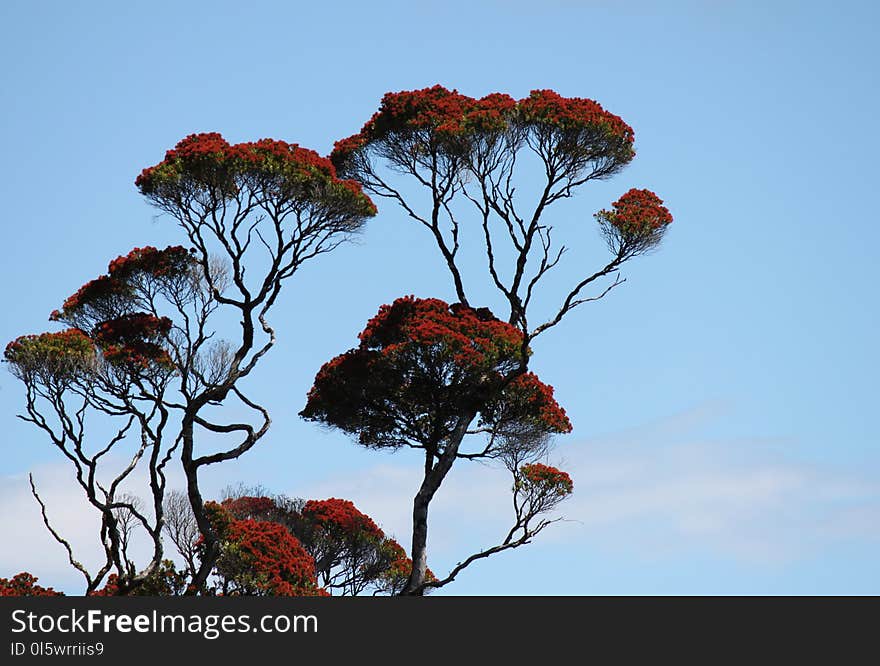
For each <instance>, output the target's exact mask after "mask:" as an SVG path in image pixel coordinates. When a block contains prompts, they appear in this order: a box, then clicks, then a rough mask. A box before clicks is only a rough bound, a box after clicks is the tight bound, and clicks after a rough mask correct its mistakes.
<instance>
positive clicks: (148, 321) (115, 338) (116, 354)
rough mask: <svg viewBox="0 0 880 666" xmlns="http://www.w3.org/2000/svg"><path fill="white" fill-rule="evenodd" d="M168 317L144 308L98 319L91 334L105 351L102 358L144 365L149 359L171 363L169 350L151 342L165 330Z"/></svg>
mask: <svg viewBox="0 0 880 666" xmlns="http://www.w3.org/2000/svg"><path fill="white" fill-rule="evenodd" d="M170 330H171V320H170V319H169V318H168V317H155V316H153V315H151V314H147V313H144V312H136V313H134V314H128V315H124V316H122V317H117V318H116V319H110V320H108V321H105V322H101V323H100V324H98V325H97V326H96V327H95V330H94V331H92V337H93V338H94V340H95V342H96V343H97V345H98V346H99V347H101V348H102V349H103V351H104V358H105V359H107V360H108V361H110V362H112V363H116V364H123V365H128V366H134V367H139V368H147V367H149V365H150V364H151V363H156V364H157V365H161V366H164V367H169V368H170V367H172V366H173V362H172V360H171V356H169V354H168V352H167V351H166V350H165V349H163V348H162V347H160V346H159V345H158V344H156V343H155V342H154V340H156V339H158V338H161V337H163V336H165V335H167V334H168V332H169V331H170Z"/></svg>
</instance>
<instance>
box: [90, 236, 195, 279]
mask: <svg viewBox="0 0 880 666" xmlns="http://www.w3.org/2000/svg"><path fill="white" fill-rule="evenodd" d="M191 264H192V259H191V256H190V253H189V251H188V250H187V249H186V248H185V247H182V246H180V245H171V246H169V247H166V248H165V249H164V250H157V249H156V248H154V247H153V246H151V245H147V246H146V247H136V248H134V249H133V250H132V251H131V252H129V253H128V254H126V255H124V256H120V257H116V259H114V260H113V261H111V262H110V265H109V266H108V267H107V272H108V273H109V274H110V275H111V276H112V277H114V278H116V279H117V280H125V279H127V278H130V277H131V276H132V275H134V274H136V273H143V274H145V275H152V276H153V277H157V278H158V277H162V276H165V275H182V274H184V273H185V272H186V271H187V269H188V268H189V267H190V266H191Z"/></svg>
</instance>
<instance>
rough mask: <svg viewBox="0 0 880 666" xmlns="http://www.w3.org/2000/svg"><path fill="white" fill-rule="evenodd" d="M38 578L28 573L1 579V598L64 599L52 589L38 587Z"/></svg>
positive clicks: (61, 594)
mask: <svg viewBox="0 0 880 666" xmlns="http://www.w3.org/2000/svg"><path fill="white" fill-rule="evenodd" d="M37 580H38V578H37V577H36V576H33V575H31V574H29V573H27V572H26V571H23V572H21V573H20V574H16V575H15V576H13V577H12V578H0V597H63V596H64V593H62V592H56V591H55V590H53V589H52V588H51V587H42V586H41V585H37Z"/></svg>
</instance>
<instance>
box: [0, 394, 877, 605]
mask: <svg viewBox="0 0 880 666" xmlns="http://www.w3.org/2000/svg"><path fill="white" fill-rule="evenodd" d="M719 415H720V411H719V408H718V406H712V405H709V406H703V407H701V408H699V409H694V410H691V411H689V412H687V413H684V414H680V415H676V416H674V417H671V418H668V419H665V420H663V421H662V422H658V423H655V424H651V425H649V426H645V427H642V428H639V429H634V430H631V431H627V432H622V433H617V434H615V435H613V436H605V437H598V438H595V439H593V440H591V441H587V442H580V443H576V442H565V441H564V440H562V441H561V442H560V445H559V447H558V449H557V451H556V453H557V455H556V456H554V458H555V460H556V461H559V462H560V467H562V468H563V469H565V470H567V471H569V472H570V473H571V475H572V478H573V479H574V482H575V494H574V495H573V497H572V498H571V499H570V500H568V501H567V502H566V503H564V504H563V505H562V507H561V514H562V515H563V516H564V517H565V518H566V521H565V522H562V523H559V524H557V525H554V526H552V527H551V528H550V529H548V530H547V531H546V532H544V533H543V534H542V535H541V536H540V537H539V540H540V541H541V542H542V543H544V545H545V548H546V549H553V548H565V549H571V548H575V549H578V548H583V549H584V550H585V551H586V550H587V549H597V548H599V549H603V550H606V551H610V552H612V553H613V552H621V553H625V554H627V555H629V556H633V555H636V556H643V557H646V558H651V559H654V558H657V557H667V556H669V557H674V556H676V555H677V554H680V553H682V552H687V551H689V550H700V551H701V552H706V551H707V550H708V551H710V552H712V553H715V555H717V556H719V557H722V558H732V559H736V560H738V561H741V562H746V563H751V564H753V565H757V566H763V565H768V564H770V565H774V564H779V563H784V562H787V561H791V560H794V559H796V558H798V557H801V556H803V555H805V554H810V553H815V552H817V551H820V550H821V549H823V548H828V547H830V546H833V545H834V544H839V543H841V542H846V541H860V542H866V541H867V542H870V543H871V544H878V543H880V482H878V481H877V479H878V478H880V476H878V474H877V472H878V469H877V464H876V463H873V464H872V465H862V466H860V467H859V468H853V467H849V468H844V467H832V466H830V465H823V466H818V465H816V464H810V463H807V462H804V461H803V460H801V459H799V458H798V457H797V456H796V446H793V445H792V443H786V442H772V441H768V440H762V439H758V438H754V439H737V440H722V439H714V438H705V437H700V436H697V435H695V434H694V433H695V432H697V431H698V429H699V428H702V427H703V426H705V425H707V424H711V423H712V422H713V421H715V420H717V419H718V417H719ZM401 460H402V458H401ZM551 462H552V461H551ZM419 471H420V470H419V469H418V466H417V465H414V464H410V465H407V464H404V463H403V462H398V460H397V459H392V460H391V461H390V462H389V459H388V458H385V459H384V461H383V462H382V463H380V464H376V465H374V466H371V467H369V468H366V469H363V470H361V471H359V472H356V473H351V474H347V475H341V476H333V477H328V478H325V479H321V480H318V481H316V482H315V483H313V484H311V485H309V486H306V487H297V488H272V489H271V490H274V491H278V492H288V493H290V494H292V495H297V496H302V497H307V498H317V499H322V498H326V497H342V498H346V499H350V500H352V501H353V502H354V503H355V504H356V505H357V506H358V507H359V508H360V509H361V510H362V511H364V512H366V513H368V514H369V515H370V516H372V517H373V518H374V519H375V520H376V521H377V522H378V523H380V524H381V525H382V527H383V528H384V529H385V530H386V532H388V533H390V534H394V535H395V536H396V537H397V538H398V540H399V541H400V542H401V543H402V544H403V545H404V546H408V545H409V531H410V516H411V510H412V497H413V495H414V494H415V492H416V490H417V484H418V481H419ZM34 476H35V478H36V480H37V483H38V488H39V490H40V492H41V495H42V496H43V498H44V500H45V501H46V504H47V506H48V510H49V514H50V517H51V519H52V521H53V524H54V525H56V526H57V528H58V529H59V530H60V531H61V532H62V533H63V534H64V535H65V536H67V537H68V538H70V540H71V542H72V543H73V544H74V547H75V548H76V555H77V556H78V557H80V558H82V559H83V560H85V561H97V560H98V558H99V557H100V552H99V549H98V548H97V547H96V534H97V532H96V524H95V522H94V518H93V515H94V514H93V513H92V512H90V510H89V508H88V507H87V506H86V505H85V502H84V501H83V499H82V496H81V493H80V492H79V491H78V490H77V488H76V486H75V484H74V483H73V482H72V480H71V476H70V470H69V468H68V467H66V466H64V465H63V464H61V463H60V462H59V463H57V464H53V465H47V466H44V467H41V468H39V469H36V470H35V473H34ZM180 485H181V484H180V483H179V480H177V482H176V483H175V480H173V479H172V480H170V481H169V487H180ZM218 487H220V486H218ZM0 507H2V512H0V531H2V533H3V534H4V535H11V538H9V539H7V540H6V542H5V544H4V547H3V548H2V549H0V576H3V575H11V574H13V573H17V572H18V571H20V570H23V569H27V570H29V571H32V572H33V573H35V574H37V575H39V576H40V577H41V579H43V580H44V582H45V584H56V585H58V584H57V583H56V581H59V580H62V581H70V582H71V583H72V587H73V589H76V588H77V587H78V586H79V585H80V581H79V580H77V578H76V577H77V576H78V574H76V573H71V570H70V568H69V566H68V565H67V562H66V556H65V554H64V551H63V549H62V548H61V547H60V546H59V545H58V544H57V543H55V542H54V540H52V538H51V537H50V536H49V535H48V534H47V533H46V530H45V528H44V526H43V524H42V521H41V519H40V514H39V508H38V507H37V505H36V503H35V502H34V500H33V498H32V497H31V496H30V491H29V488H28V484H27V477H26V476H16V477H6V478H5V479H4V480H3V483H2V486H0ZM510 515H511V509H510V477H509V475H508V473H507V472H506V471H504V470H501V469H495V468H491V467H487V466H484V465H479V464H474V463H464V462H463V461H462V462H460V463H459V464H457V465H456V467H455V468H454V469H453V471H452V473H451V475H450V476H449V477H448V479H447V481H446V482H445V483H444V485H443V486H442V487H441V489H440V491H439V492H438V495H437V497H436V498H435V501H434V503H433V504H432V507H431V523H430V524H431V533H430V540H429V546H430V549H431V557H432V562H433V563H435V564H436V568H438V569H440V570H443V569H444V567H447V566H451V565H452V564H454V563H455V562H456V561H459V560H460V559H462V558H463V557H464V556H466V555H468V554H470V553H472V552H475V551H476V550H479V549H480V548H482V547H485V546H489V545H493V544H494V543H496V542H497V540H498V539H499V537H501V536H503V535H504V534H505V533H506V530H507V529H508V528H509V525H510V522H509V520H510Z"/></svg>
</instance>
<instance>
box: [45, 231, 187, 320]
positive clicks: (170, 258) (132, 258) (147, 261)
mask: <svg viewBox="0 0 880 666" xmlns="http://www.w3.org/2000/svg"><path fill="white" fill-rule="evenodd" d="M191 262H192V259H191V257H190V254H189V252H188V251H187V250H186V248H183V247H181V246H180V245H172V246H169V247H166V248H165V249H164V250H157V249H156V248H154V247H151V246H147V247H136V248H134V249H133V250H132V251H131V252H129V253H128V254H127V255H123V256H119V257H116V259H114V260H113V261H111V262H110V264H109V266H108V267H107V274H106V275H101V276H100V277H98V278H95V279H94V280H91V281H90V282H87V283H86V284H84V285H83V286H82V287H80V288H79V290H78V291H77V292H76V293H75V294H73V295H72V296H70V297H69V298H68V299H67V300H66V301H64V305H63V306H62V308H61V310H54V311H53V312H52V314H51V315H50V316H49V319H50V320H52V321H59V320H63V319H65V318H70V317H71V316H73V315H75V314H76V313H77V312H78V311H80V310H82V308H84V307H86V306H88V305H90V304H92V303H100V302H103V301H108V300H111V299H113V298H125V297H127V296H131V294H132V292H133V290H132V286H131V281H132V280H133V279H135V278H136V277H137V276H138V275H144V276H149V277H152V278H173V277H175V276H180V275H184V274H185V273H186V271H188V270H189V267H190V265H191Z"/></svg>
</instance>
